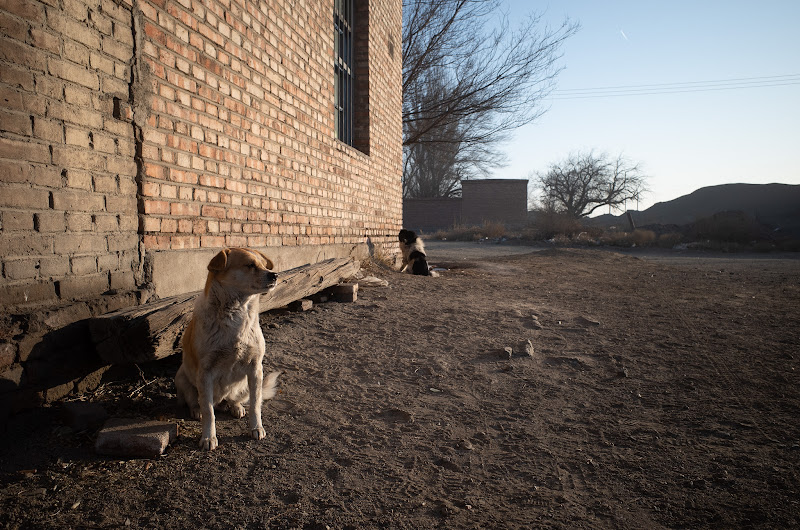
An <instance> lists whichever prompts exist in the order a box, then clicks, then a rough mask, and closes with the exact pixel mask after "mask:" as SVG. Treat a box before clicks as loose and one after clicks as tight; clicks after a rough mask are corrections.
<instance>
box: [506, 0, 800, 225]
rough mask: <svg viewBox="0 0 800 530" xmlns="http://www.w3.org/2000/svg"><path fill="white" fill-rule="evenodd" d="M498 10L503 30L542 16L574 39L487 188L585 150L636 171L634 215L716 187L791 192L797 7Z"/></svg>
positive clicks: (646, 2) (582, 3)
mask: <svg viewBox="0 0 800 530" xmlns="http://www.w3.org/2000/svg"><path fill="white" fill-rule="evenodd" d="M508 2H509V4H508V6H509V12H510V15H511V17H512V20H513V19H514V18H517V17H523V16H525V14H526V13H529V12H530V11H532V10H535V11H539V12H541V11H544V12H545V20H547V21H548V22H549V23H551V24H552V25H556V24H559V23H560V22H561V21H562V20H563V19H564V17H565V16H568V17H569V18H570V19H572V20H575V21H577V22H579V23H580V24H581V30H580V31H579V32H578V33H577V34H576V35H575V36H573V37H571V38H570V39H569V40H568V41H567V42H566V43H565V45H564V48H563V57H562V59H561V64H562V66H564V67H565V70H564V71H563V72H562V73H561V75H560V76H559V79H558V86H557V90H556V92H554V93H553V94H552V96H551V98H550V99H548V100H547V101H546V102H545V106H546V107H547V108H549V110H548V111H547V113H546V114H545V115H544V116H543V117H542V118H540V119H539V120H537V121H536V122H534V123H533V124H530V125H527V126H525V127H523V128H521V129H518V130H517V131H516V133H515V135H514V139H513V140H512V141H510V142H508V143H507V144H504V148H505V149H504V150H505V152H506V154H507V157H508V161H509V164H508V166H506V167H505V168H502V169H499V170H498V171H496V172H495V173H494V174H493V175H491V176H492V177H493V178H528V177H529V176H530V175H531V173H534V172H544V171H545V170H546V169H547V166H548V165H549V164H551V163H553V162H557V161H559V160H562V159H564V158H566V156H567V155H568V154H569V153H570V152H573V151H587V150H591V149H594V150H595V151H596V152H608V153H609V154H611V155H617V154H620V153H622V154H624V155H625V156H626V157H628V158H629V159H631V160H633V161H637V162H640V163H641V165H642V167H643V169H644V171H645V173H646V174H647V175H648V176H649V179H648V184H649V186H648V187H649V188H650V190H651V191H650V193H649V194H648V195H647V196H646V197H645V198H644V200H643V201H641V202H640V204H639V209H642V210H643V209H645V208H647V207H649V206H652V205H653V204H654V203H656V202H661V201H668V200H671V199H674V198H677V197H680V196H681V195H686V194H688V193H691V192H692V191H694V190H696V189H698V188H701V187H704V186H711V185H716V184H724V183H734V182H744V183H756V184H759V183H770V182H780V183H786V184H800V0H784V1H778V0H763V1H734V0H730V1H721V0H718V1H709V0H694V1H691V0H689V1H685V0H673V1H671V2H664V1H656V0H639V1H633V0H631V1H623V0H607V1H599V0H568V1H567V0H565V1H562V2H555V1H553V2H538V1H534V0H508ZM779 76H780V77H779ZM705 82H709V83H705ZM678 84H681V85H678ZM642 85H653V86H651V87H647V88H646V89H643V88H642V87H641V86H642ZM776 85H782V86H776ZM604 87H626V88H624V89H614V90H597V89H602V88H604ZM631 87H637V88H636V89H632V88H631ZM733 87H746V88H733ZM719 88H726V89H725V90H719ZM728 88H730V89H728ZM581 89H587V90H585V91H583V90H581ZM678 90H680V91H678ZM635 92H651V94H649V95H641V94H636V95H634V94H633V93H635ZM665 92H671V93H665ZM603 94H615V95H605V96H604V97H596V96H598V95H603ZM587 96H592V97H587ZM628 207H629V208H636V205H635V204H634V205H628ZM602 213H607V210H606V211H605V212H602Z"/></svg>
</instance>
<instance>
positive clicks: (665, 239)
mask: <svg viewBox="0 0 800 530" xmlns="http://www.w3.org/2000/svg"><path fill="white" fill-rule="evenodd" d="M682 242H683V234H681V233H679V232H669V233H667V234H661V235H660V236H658V241H657V242H656V245H658V246H659V247H661V248H675V246H676V245H679V244H680V243H682Z"/></svg>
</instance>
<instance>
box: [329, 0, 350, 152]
mask: <svg viewBox="0 0 800 530" xmlns="http://www.w3.org/2000/svg"><path fill="white" fill-rule="evenodd" d="M333 27H334V31H335V33H336V34H335V36H334V41H335V43H334V48H335V50H334V64H333V71H334V91H335V98H336V135H337V137H338V138H339V140H341V141H342V142H344V143H346V144H347V145H353V73H354V70H355V67H354V64H353V0H336V1H335V2H334V8H333Z"/></svg>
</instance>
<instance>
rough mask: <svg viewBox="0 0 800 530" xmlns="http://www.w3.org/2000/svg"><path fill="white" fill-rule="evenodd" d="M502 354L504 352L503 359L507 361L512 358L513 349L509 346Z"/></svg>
mask: <svg viewBox="0 0 800 530" xmlns="http://www.w3.org/2000/svg"><path fill="white" fill-rule="evenodd" d="M503 352H505V355H504V357H507V358H509V359H510V358H511V357H513V356H514V348H512V347H511V346H506V347H505V348H503Z"/></svg>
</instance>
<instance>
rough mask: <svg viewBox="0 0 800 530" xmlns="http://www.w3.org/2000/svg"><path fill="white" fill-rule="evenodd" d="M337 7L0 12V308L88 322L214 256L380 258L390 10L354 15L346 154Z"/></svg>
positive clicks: (223, 2)
mask: <svg viewBox="0 0 800 530" xmlns="http://www.w3.org/2000/svg"><path fill="white" fill-rule="evenodd" d="M339 4H340V2H338V0H337V1H335V0H322V1H315V2H299V3H298V2H295V1H294V0H274V1H270V2H256V1H254V0H207V1H204V2H198V1H194V0H64V1H61V2H53V1H49V0H14V1H11V2H2V3H1V4H0V29H1V30H2V31H0V307H2V309H0V312H3V313H7V314H16V313H25V312H27V313H34V312H37V311H41V309H42V308H45V309H46V310H47V311H51V310H57V309H58V308H61V307H63V306H65V305H69V304H76V303H79V304H83V305H82V307H83V308H87V309H88V310H89V311H90V313H91V314H97V313H98V312H102V311H104V310H106V309H109V308H111V309H114V308H118V307H120V306H124V305H125V304H130V303H140V302H142V301H144V300H146V299H147V298H148V297H152V296H154V295H155V296H169V295H172V294H177V293H180V292H186V291H188V290H192V289H196V288H200V287H201V286H202V282H203V281H204V280H203V279H204V276H205V266H206V264H207V263H208V260H209V259H210V257H211V256H212V255H213V253H214V252H216V251H217V250H218V249H219V248H221V247H223V246H249V247H255V248H259V249H262V250H265V251H267V253H269V254H270V255H271V256H274V257H275V260H274V261H275V262H276V265H279V268H280V269H286V268H291V267H294V266H297V265H301V264H303V263H308V262H316V261H319V260H322V259H327V258H331V257H341V256H347V255H357V254H359V253H360V254H364V253H366V252H368V250H367V249H368V248H372V247H374V246H378V247H380V248H381V249H382V250H383V251H384V253H393V252H396V250H397V242H396V236H392V234H396V233H397V231H398V230H399V229H400V227H401V224H402V222H401V220H402V185H401V176H402V116H401V114H402V87H401V85H402V72H401V71H402V64H401V62H402V57H401V55H402V53H401V33H402V14H401V10H402V2H401V0H353V7H352V10H351V11H352V16H353V22H352V28H351V29H352V33H353V41H352V42H353V48H354V54H353V58H352V64H351V65H349V66H348V69H349V71H352V72H353V75H354V82H353V87H354V93H353V97H352V100H351V101H352V105H353V107H354V108H353V118H352V119H353V130H354V131H355V132H354V135H353V138H352V141H347V142H345V141H342V140H340V139H339V138H340V134H337V127H336V126H337V107H336V101H337V99H336V95H337V94H336V91H335V84H336V82H337V81H336V79H335V75H334V63H335V62H336V61H337V53H338V52H339V47H337V44H336V43H337V42H339V39H340V35H339V34H337V33H336V31H335V29H334V24H333V16H332V15H333V14H334V12H335V9H340V7H339ZM198 284H199V285H200V287H198ZM125 293H134V296H133V297H127V296H126V295H125ZM104 297H105V298H109V297H110V299H107V300H105V301H98V300H101V299H103V298H104ZM84 313H85V311H83V310H80V311H78V312H77V313H76V315H83V317H82V318H85V317H86V315H85V314H84ZM1 316H2V315H0V317H1ZM45 318H46V317H45V316H41V315H40V316H36V317H35V320H37V322H38V321H42V320H43V319H45ZM76 318H77V317H76ZM4 325H6V324H3V321H0V327H3V326H4ZM6 327H8V328H9V330H6V331H8V332H7V333H0V343H4V344H11V342H9V340H10V339H9V337H13V336H16V335H17V334H15V332H14V331H11V330H10V329H11V328H13V325H12V324H7V325H6ZM23 327H25V326H23ZM39 329H41V330H42V331H43V332H45V331H50V330H53V329H55V328H50V327H48V326H43V327H40V328H39ZM4 341H5V342H4ZM9 348H11V349H13V350H14V351H13V356H14V360H13V362H11V363H8V362H7V360H8V359H7V358H8V357H9V351H10V349H9ZM31 348H32V346H30V345H25V344H17V343H16V342H14V343H13V344H12V346H4V347H3V349H2V352H3V355H2V362H3V365H5V366H3V367H2V370H0V387H1V388H0V394H2V393H3V392H5V390H6V389H8V388H12V389H13V388H16V387H19V386H21V385H24V384H25V383H26V382H31V380H30V378H29V377H28V376H29V375H33V374H32V373H31V374H27V373H26V372H27V369H28V366H27V364H26V363H28V361H29V360H30V353H31V352H30V350H31ZM37 357H38V358H39V359H44V358H45V357H46V354H44V353H42V354H40V355H38V354H37ZM62 362H63V361H62ZM21 365H22V367H23V368H25V370H22V369H21V368H20V366H21ZM6 372H7V373H6ZM37 377H38V376H37ZM65 384H66V383H65Z"/></svg>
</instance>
